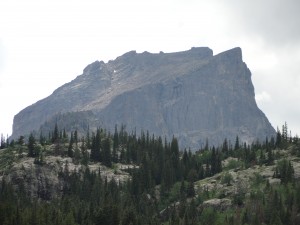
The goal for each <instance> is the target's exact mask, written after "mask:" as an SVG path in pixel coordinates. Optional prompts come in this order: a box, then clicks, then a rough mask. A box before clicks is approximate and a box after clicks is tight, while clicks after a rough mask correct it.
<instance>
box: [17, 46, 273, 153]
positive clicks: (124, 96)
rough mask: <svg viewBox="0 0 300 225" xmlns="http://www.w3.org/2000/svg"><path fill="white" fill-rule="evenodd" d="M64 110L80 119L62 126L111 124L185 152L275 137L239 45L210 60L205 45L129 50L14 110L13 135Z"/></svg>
mask: <svg viewBox="0 0 300 225" xmlns="http://www.w3.org/2000/svg"><path fill="white" fill-rule="evenodd" d="M66 113H69V114H74V117H76V118H77V123H76V127H74V126H71V125H70V124H69V126H68V125H65V126H67V127H72V129H74V128H78V129H82V126H84V127H87V126H86V125H87V124H86V123H89V124H88V125H89V127H90V129H93V128H96V127H97V126H102V127H105V128H107V129H109V130H113V128H114V126H115V124H118V125H121V124H125V125H126V127H127V130H129V131H131V130H133V129H136V130H137V131H139V130H141V129H143V130H149V132H150V133H154V134H156V135H163V136H166V137H168V138H170V137H172V136H173V135H175V136H177V137H178V139H179V143H180V145H181V147H182V148H184V147H192V148H194V149H197V148H199V147H201V145H203V144H204V143H205V141H206V139H208V141H209V144H211V145H212V144H214V145H218V144H221V143H222V142H223V140H224V138H227V139H229V140H231V141H232V142H234V140H235V138H236V136H237V135H238V136H239V138H240V140H241V141H248V142H251V141H253V140H256V139H257V138H258V139H262V140H263V139H265V137H266V136H269V137H270V136H271V135H274V134H275V130H274V128H273V127H272V126H271V124H270V123H269V121H268V119H267V118H266V116H265V115H264V113H263V112H262V111H261V110H260V109H259V108H258V107H257V105H256V102H255V98H254V87H253V84H252V81H251V73H250V71H249V69H248V68H247V66H246V64H245V63H244V62H243V60H242V52H241V49H240V48H234V49H231V50H228V51H226V52H223V53H220V54H218V55H215V56H213V53H212V50H210V49H209V48H192V49H191V50H189V51H184V52H176V53H159V54H151V53H148V52H143V53H136V52H135V51H131V52H128V53H126V54H124V55H122V56H120V57H118V58H116V59H115V60H113V61H109V62H108V63H104V62H102V61H101V62H99V61H96V62H94V63H92V64H90V65H88V66H87V67H86V68H85V69H84V70H83V74H82V75H80V76H78V77H77V78H76V79H74V80H73V81H71V82H70V83H67V84H65V85H63V86H61V87H59V88H58V89H57V90H55V91H54V92H53V94H52V95H50V96H49V97H47V98H45V99H42V100H40V101H38V102H37V103H35V104H33V105H31V106H29V107H27V108H25V109H24V110H22V111H21V112H20V113H18V114H17V115H16V116H15V118H14V125H13V135H12V137H13V138H16V137H18V136H19V135H21V134H26V133H29V132H31V131H32V130H36V131H38V130H40V129H43V127H45V123H46V124H47V126H48V127H49V123H50V122H49V121H55V119H53V118H56V117H57V115H58V114H59V115H60V117H61V115H63V114H66ZM78 113H82V114H84V121H85V122H82V123H80V122H78V120H80V117H78ZM76 115H77V116H76ZM78 118H79V119H78ZM68 123H72V120H70V122H68ZM80 124H82V126H81V125H80ZM53 127H54V125H53ZM82 130H84V129H82Z"/></svg>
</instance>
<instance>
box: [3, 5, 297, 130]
mask: <svg viewBox="0 0 300 225" xmlns="http://www.w3.org/2000/svg"><path fill="white" fill-rule="evenodd" d="M299 12H300V1H299V0H263V1H262V0H251V1H241V0H226V1H217V0H210V1H205V0H146V1H145V0H126V1H124V0H106V1H103V0H84V1H83V0H72V1H66V0H26V1H21V0H1V2H0V96H1V108H0V133H3V134H4V135H6V134H9V135H10V134H11V132H12V122H13V116H14V115H15V114H17V113H18V112H19V111H20V110H22V109H23V108H25V107H26V106H29V105H31V104H33V103H35V102H36V101H38V100H40V99H42V98H45V97H47V96H48V95H50V94H51V93H52V92H53V91H54V90H55V89H56V88H58V87H59V86H61V85H63V84H64V83H67V82H69V81H71V80H72V79H74V78H75V77H76V76H77V75H80V74H81V73H82V70H83V69H84V67H85V66H86V65H87V64H89V63H91V62H94V61H96V60H99V61H100V60H103V61H105V62H107V61H108V60H110V59H115V58H116V57H117V56H120V55H122V54H124V53H125V52H128V51H130V50H136V51H137V52H143V51H149V52H153V53H156V52H159V51H163V52H175V51H183V50H188V49H190V48H191V47H202V46H207V47H209V48H211V49H212V50H213V51H214V54H217V53H220V52H222V51H226V50H228V49H231V48H233V47H237V46H239V47H241V48H242V51H243V60H244V62H246V64H247V66H248V67H249V69H250V70H251V72H252V81H253V84H254V87H255V94H256V100H257V104H258V106H259V108H260V109H261V110H262V111H263V112H264V113H265V114H266V116H267V117H268V118H269V120H270V122H271V124H272V125H273V127H274V128H275V129H276V127H277V126H279V127H281V125H282V124H283V123H284V122H285V121H286V122H287V123H288V128H289V129H290V130H291V131H292V134H293V135H295V134H296V133H297V134H300V101H299V100H300V13H299Z"/></svg>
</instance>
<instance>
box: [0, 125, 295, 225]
mask: <svg viewBox="0 0 300 225" xmlns="http://www.w3.org/2000/svg"><path fill="white" fill-rule="evenodd" d="M286 131H287V126H286V125H285V126H283V130H282V132H280V131H278V132H277V138H276V139H274V138H272V139H270V140H268V139H266V141H265V142H263V143H259V142H254V143H253V144H251V145H247V144H246V143H240V142H239V139H236V142H235V145H234V146H229V145H228V143H227V140H226V139H225V140H224V142H223V144H222V145H221V146H219V147H217V148H215V147H213V148H210V149H208V148H207V146H205V148H203V149H201V150H200V151H199V152H196V153H192V152H190V151H187V150H184V151H183V152H179V148H178V142H177V139H176V138H173V139H172V140H171V142H167V140H165V141H162V139H161V137H154V136H151V135H149V133H143V132H142V133H141V135H140V136H136V134H134V133H132V134H130V133H127V132H126V130H124V129H121V130H120V131H118V130H116V132H115V133H114V134H110V133H107V132H106V131H105V130H102V129H98V130H97V132H96V133H93V134H91V136H90V137H88V135H87V136H85V137H81V138H79V137H78V136H77V134H76V133H72V135H71V136H70V137H68V135H64V134H63V132H59V131H58V130H57V131H56V128H55V129H54V131H53V132H52V133H53V136H51V137H49V138H42V139H41V141H38V140H36V139H35V138H34V137H33V136H30V138H29V140H28V142H26V143H25V142H24V140H23V139H22V138H21V139H19V140H17V141H15V142H12V143H9V144H6V143H1V148H2V149H1V150H0V178H1V179H0V180H1V185H0V211H1V214H0V221H4V224H28V223H30V224H35V223H36V224H211V225H214V224H272V225H274V224H287V225H289V224H291V225H292V224H299V222H300V195H299V191H298V190H299V188H300V141H299V139H298V137H294V138H293V137H288V136H287V132H286ZM56 132H57V134H59V133H61V136H60V135H58V136H56ZM17 199H18V200H17ZM16 202H17V204H16Z"/></svg>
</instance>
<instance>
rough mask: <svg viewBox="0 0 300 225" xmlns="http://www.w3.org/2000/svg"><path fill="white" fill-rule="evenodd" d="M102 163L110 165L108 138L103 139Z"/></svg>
mask: <svg viewBox="0 0 300 225" xmlns="http://www.w3.org/2000/svg"><path fill="white" fill-rule="evenodd" d="M103 163H104V165H105V166H108V167H111V165H112V164H111V151H110V140H109V138H105V139H104V141H103Z"/></svg>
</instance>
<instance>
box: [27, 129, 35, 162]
mask: <svg viewBox="0 0 300 225" xmlns="http://www.w3.org/2000/svg"><path fill="white" fill-rule="evenodd" d="M35 145H36V141H35V138H34V136H33V134H32V133H31V134H30V135H29V139H28V145H27V147H28V157H35V156H36V154H35V149H34V148H35Z"/></svg>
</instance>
